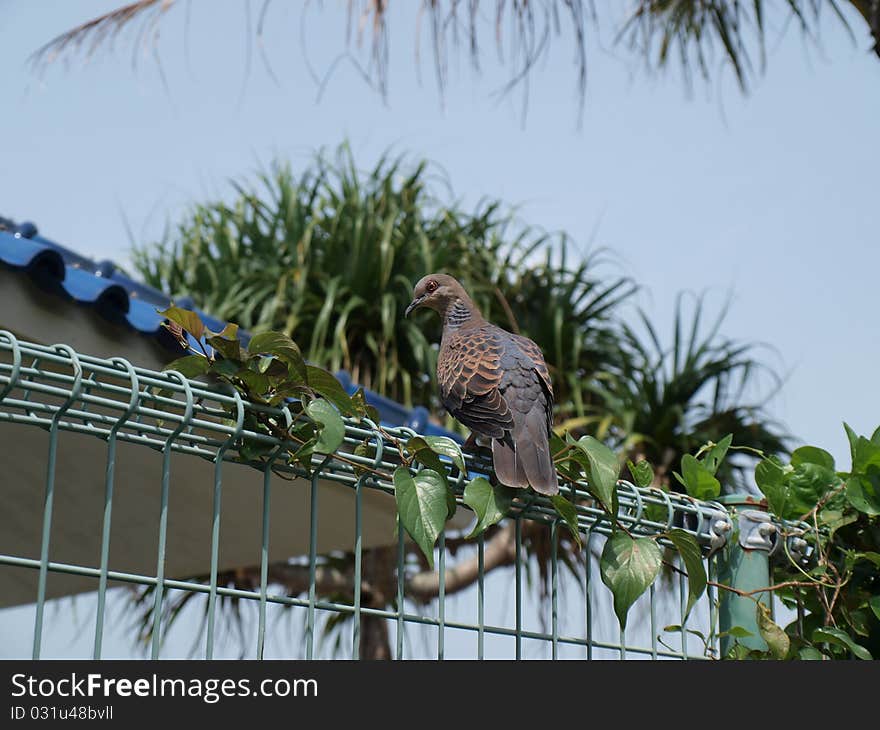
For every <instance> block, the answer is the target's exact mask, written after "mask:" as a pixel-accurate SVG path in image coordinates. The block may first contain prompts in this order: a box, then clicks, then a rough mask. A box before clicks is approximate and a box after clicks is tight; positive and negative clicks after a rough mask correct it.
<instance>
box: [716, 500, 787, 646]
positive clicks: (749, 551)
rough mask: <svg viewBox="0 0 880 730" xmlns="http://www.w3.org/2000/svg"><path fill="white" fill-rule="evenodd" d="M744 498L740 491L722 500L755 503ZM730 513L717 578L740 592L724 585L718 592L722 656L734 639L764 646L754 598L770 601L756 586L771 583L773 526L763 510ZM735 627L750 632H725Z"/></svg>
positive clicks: (749, 644) (764, 601) (742, 642)
mask: <svg viewBox="0 0 880 730" xmlns="http://www.w3.org/2000/svg"><path fill="white" fill-rule="evenodd" d="M747 499H748V498H745V497H743V496H742V495H740V496H738V497H728V498H727V499H725V500H723V501H725V502H726V503H727V504H739V505H742V504H748V505H749V507H754V506H757V505H754V503H752V502H751V501H747ZM731 516H732V518H733V520H734V539H733V540H729V541H728V543H727V545H726V546H725V548H724V549H723V550H722V551H721V552H720V554H719V557H718V582H719V583H720V584H721V585H723V586H729V587H730V588H734V589H736V590H737V591H739V593H736V592H734V591H731V590H727V589H724V588H722V589H721V590H719V592H718V594H719V595H718V600H719V604H720V605H719V617H718V618H719V624H720V629H721V633H722V636H721V656H722V657H723V656H726V655H727V653H728V652H729V651H730V650H731V649H732V648H733V645H734V642H739V643H740V644H742V645H743V646H746V647H748V648H749V649H759V650H766V649H767V644H766V643H765V641H764V640H763V639H762V638H761V634H760V632H759V631H758V617H757V602H758V601H760V602H761V603H763V604H764V605H765V606H768V607H769V605H770V602H769V596H768V594H767V593H766V592H759V589H760V588H764V587H766V586H769V585H770V550H771V548H772V547H773V540H774V536H775V533H776V526H775V525H774V524H773V523H772V522H771V521H770V515H769V514H767V513H766V512H763V511H759V510H757V509H738V510H737V511H736V512H732V514H731ZM734 627H740V628H742V629H745V630H746V631H748V632H749V634H751V635H750V636H732V635H730V634H729V633H728V632H729V631H730V630H731V629H733V628H734Z"/></svg>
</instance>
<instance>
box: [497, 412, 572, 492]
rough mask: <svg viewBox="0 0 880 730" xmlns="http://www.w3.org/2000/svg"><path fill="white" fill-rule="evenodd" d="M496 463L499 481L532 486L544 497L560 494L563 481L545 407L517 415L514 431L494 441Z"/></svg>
mask: <svg viewBox="0 0 880 730" xmlns="http://www.w3.org/2000/svg"><path fill="white" fill-rule="evenodd" d="M492 463H493V464H494V466H495V475H496V476H497V477H498V481H500V482H501V483H502V484H506V485H507V486H509V487H517V488H519V489H525V488H526V487H528V486H531V487H532V489H534V490H535V491H536V492H540V493H541V494H558V493H559V478H558V477H557V476H556V467H555V466H554V465H553V458H552V457H551V455H550V442H549V439H548V434H547V417H546V415H545V412H544V408H543V404H537V403H536V404H535V407H534V408H532V410H531V411H529V412H528V413H527V414H525V415H524V416H523V415H520V414H515V416H514V427H513V432H512V433H510V434H508V435H507V437H506V438H505V439H503V440H502V439H495V440H493V441H492Z"/></svg>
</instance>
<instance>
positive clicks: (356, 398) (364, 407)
mask: <svg viewBox="0 0 880 730" xmlns="http://www.w3.org/2000/svg"><path fill="white" fill-rule="evenodd" d="M351 402H352V403H354V407H355V410H356V411H357V413H358V414H359V415H361V416H366V417H367V418H369V419H370V420H371V421H372V422H373V423H375V424H378V423H379V421H380V420H381V419H380V417H379V411H378V410H376V408H375V406H371V405H370V404H369V403H367V396H366V395H365V394H364V389H363V388H358V389H357V390H356V391H355V392H354V393H353V394H352V396H351Z"/></svg>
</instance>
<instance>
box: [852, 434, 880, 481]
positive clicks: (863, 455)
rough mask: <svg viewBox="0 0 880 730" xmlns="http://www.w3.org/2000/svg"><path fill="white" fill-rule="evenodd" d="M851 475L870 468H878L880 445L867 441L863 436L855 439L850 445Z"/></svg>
mask: <svg viewBox="0 0 880 730" xmlns="http://www.w3.org/2000/svg"><path fill="white" fill-rule="evenodd" d="M851 447H852V454H853V466H852V470H853V473H863V472H865V471H867V470H868V468H870V467H872V466H873V467H877V468H880V443H876V442H874V441H873V440H871V441H869V440H868V439H866V438H865V437H864V436H859V437H857V438H856V441H855V445H852V443H851Z"/></svg>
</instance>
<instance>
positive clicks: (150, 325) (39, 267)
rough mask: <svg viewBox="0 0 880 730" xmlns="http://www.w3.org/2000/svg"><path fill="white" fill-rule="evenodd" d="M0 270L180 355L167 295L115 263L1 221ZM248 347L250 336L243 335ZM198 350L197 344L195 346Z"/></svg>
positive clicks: (388, 408) (385, 408) (422, 427)
mask: <svg viewBox="0 0 880 730" xmlns="http://www.w3.org/2000/svg"><path fill="white" fill-rule="evenodd" d="M0 265H2V266H4V267H5V268H8V269H11V270H12V271H18V272H21V273H23V274H24V273H26V274H28V275H30V276H31V277H32V278H33V279H34V280H35V281H36V282H37V284H39V285H40V286H41V287H42V288H43V289H44V290H46V291H47V293H49V294H50V295H55V296H59V297H61V298H63V299H67V300H68V301H71V302H76V303H78V304H83V305H87V306H91V307H94V308H95V310H96V311H97V312H99V313H100V314H101V315H102V316H103V317H105V318H106V319H108V320H110V321H111V322H116V323H117V324H123V325H126V326H128V327H130V328H131V329H133V330H134V331H136V332H139V333H140V334H141V335H143V336H145V337H153V338H156V339H157V340H159V341H160V342H161V343H163V344H164V345H165V346H166V347H167V348H168V349H169V350H170V351H172V352H176V353H178V354H179V352H180V347H179V345H178V344H177V342H176V341H175V340H174V338H173V337H171V336H170V334H169V333H168V332H167V330H166V329H165V328H164V327H163V326H162V324H163V323H164V322H165V319H164V318H163V317H162V316H161V315H160V314H159V313H158V311H157V310H159V309H165V308H167V307H168V306H169V305H170V304H171V298H170V297H169V296H168V295H167V294H164V293H163V292H161V291H159V290H157V289H153V288H152V287H149V286H147V285H145V284H143V283H141V282H139V281H135V280H134V279H131V278H130V277H128V276H126V275H125V274H124V273H122V272H121V271H120V270H119V269H118V268H117V266H116V265H115V264H114V263H113V262H112V261H98V262H95V261H92V260H91V259H88V258H85V257H83V256H80V255H79V254H77V253H76V252H74V251H71V250H70V249H68V248H65V247H64V246H61V245H59V244H57V243H55V242H54V241H50V240H49V239H47V238H43V237H42V236H40V235H39V233H38V231H37V227H36V226H35V225H34V224H33V223H21V224H17V225H16V224H14V223H12V221H9V220H8V219H5V218H0ZM175 304H177V306H179V307H183V308H185V309H191V310H193V311H195V312H197V313H198V314H199V316H200V317H201V318H202V321H203V322H204V323H205V324H206V325H207V327H208V328H209V329H212V330H215V331H219V330H221V329H222V328H223V327H224V325H225V322H222V321H220V320H218V319H217V318H215V317H212V316H211V315H209V314H207V313H206V312H203V311H201V310H200V309H198V307H196V306H195V305H194V303H193V301H192V300H191V299H188V298H179V299H177V300H175ZM239 334H240V336H241V339H242V341H243V342H244V343H245V344H247V342H248V341H249V340H250V335H249V334H248V333H247V332H243V331H241V332H239ZM193 344H195V341H193ZM336 375H337V377H338V378H339V380H340V382H342V384H343V385H344V386H345V388H346V390H347V391H348V392H349V393H354V392H355V390H357V387H358V386H357V385H356V384H355V383H352V381H351V377H350V376H349V375H348V373H345V372H339V373H337V374H336ZM366 396H367V401H368V402H369V403H370V404H371V405H373V406H375V407H376V409H377V410H378V411H379V414H380V416H381V417H382V421H383V422H384V423H387V424H389V425H394V426H402V425H405V426H409V427H410V428H412V429H413V430H415V431H418V432H419V433H424V434H427V435H436V436H449V437H451V438H454V439H456V440H457V441H461V438H460V437H459V436H458V435H457V434H454V433H451V432H449V431H447V430H445V429H443V428H440V427H438V426H436V425H434V424H432V423H430V422H429V421H428V411H427V409H425V408H423V407H421V406H418V407H416V408H413V409H412V410H410V409H408V408H406V407H405V406H403V405H401V404H400V403H397V402H395V401H393V400H391V399H390V398H385V397H384V396H381V395H379V394H378V393H373V392H371V391H366Z"/></svg>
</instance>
